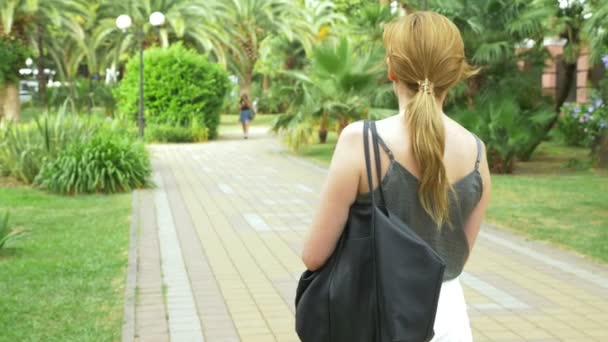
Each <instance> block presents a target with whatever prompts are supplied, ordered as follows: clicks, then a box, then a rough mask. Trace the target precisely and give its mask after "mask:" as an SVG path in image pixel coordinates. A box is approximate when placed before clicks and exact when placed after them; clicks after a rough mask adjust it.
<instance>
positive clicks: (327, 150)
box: [299, 132, 338, 165]
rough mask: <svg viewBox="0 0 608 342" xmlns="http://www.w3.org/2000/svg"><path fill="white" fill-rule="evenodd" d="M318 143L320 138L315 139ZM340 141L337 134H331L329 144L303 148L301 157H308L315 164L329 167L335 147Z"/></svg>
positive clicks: (328, 138)
mask: <svg viewBox="0 0 608 342" xmlns="http://www.w3.org/2000/svg"><path fill="white" fill-rule="evenodd" d="M315 139H316V141H318V138H317V137H315ZM337 141H338V135H337V134H336V132H329V134H328V136H327V142H326V143H325V144H321V143H318V142H317V143H315V144H312V145H308V146H304V147H302V150H301V151H300V152H299V155H301V156H303V157H306V158H307V159H309V160H312V161H313V162H317V163H320V164H322V165H329V162H331V157H332V155H333V153H334V147H335V146H336V142H337Z"/></svg>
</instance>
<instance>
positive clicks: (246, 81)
mask: <svg viewBox="0 0 608 342" xmlns="http://www.w3.org/2000/svg"><path fill="white" fill-rule="evenodd" d="M252 78H253V76H252V73H247V74H246V75H245V76H244V77H243V79H241V80H240V81H239V85H240V87H241V96H243V95H247V98H248V99H251V94H250V93H251V80H252Z"/></svg>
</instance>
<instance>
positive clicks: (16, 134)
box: [0, 115, 101, 184]
mask: <svg viewBox="0 0 608 342" xmlns="http://www.w3.org/2000/svg"><path fill="white" fill-rule="evenodd" d="M100 126H101V124H100V123H99V122H96V121H95V120H94V119H92V118H91V119H85V120H82V119H80V118H78V117H77V116H71V115H41V116H39V117H38V118H36V120H35V121H34V122H29V123H24V124H14V123H7V124H3V125H0V137H1V138H2V139H1V140H0V174H2V175H5V176H12V177H14V178H16V179H18V180H20V181H22V182H24V183H26V184H27V183H31V182H32V181H33V180H34V178H35V177H36V175H38V172H39V171H40V169H41V168H42V165H43V164H44V162H45V161H46V160H49V159H53V158H54V157H55V156H56V155H57V154H58V153H59V152H60V151H62V150H63V149H65V148H66V147H67V146H68V145H69V144H70V143H72V142H73V141H75V140H79V139H82V140H88V139H90V138H91V137H92V136H93V135H94V134H95V133H96V132H97V131H98V130H99V129H100Z"/></svg>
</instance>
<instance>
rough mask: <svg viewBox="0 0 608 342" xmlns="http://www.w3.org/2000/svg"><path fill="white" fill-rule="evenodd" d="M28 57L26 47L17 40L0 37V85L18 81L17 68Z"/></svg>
mask: <svg viewBox="0 0 608 342" xmlns="http://www.w3.org/2000/svg"><path fill="white" fill-rule="evenodd" d="M28 55H29V50H28V49H27V47H26V46H25V45H24V44H23V43H22V42H20V41H19V40H17V39H14V38H10V37H8V36H2V35H0V61H2V63H0V84H3V83H5V82H7V81H8V82H16V81H18V80H19V73H18V72H17V71H18V70H19V67H20V66H21V65H22V64H23V63H24V61H25V59H26V58H27V57H28Z"/></svg>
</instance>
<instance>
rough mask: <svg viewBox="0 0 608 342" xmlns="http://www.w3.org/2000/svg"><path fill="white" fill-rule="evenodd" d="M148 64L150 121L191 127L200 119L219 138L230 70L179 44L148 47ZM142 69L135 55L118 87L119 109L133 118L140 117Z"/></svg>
mask: <svg viewBox="0 0 608 342" xmlns="http://www.w3.org/2000/svg"><path fill="white" fill-rule="evenodd" d="M144 65H145V68H144V82H145V83H144V87H145V92H144V101H145V105H146V107H145V108H146V112H145V117H146V122H147V123H149V124H160V125H170V126H180V127H190V126H191V125H192V121H196V123H197V124H200V125H204V126H205V127H207V128H208V129H209V138H211V139H213V138H215V137H216V136H217V127H218V125H219V122H220V118H219V115H220V110H221V107H222V104H223V101H224V97H225V94H226V92H227V91H228V87H229V84H228V77H227V74H226V72H225V71H224V70H223V69H222V68H221V67H220V66H219V65H218V64H215V63H212V62H210V61H209V60H208V59H207V57H206V56H203V55H200V54H198V53H197V52H194V51H191V50H188V49H186V48H185V47H183V46H181V45H179V44H176V45H173V46H171V47H170V48H168V49H160V48H155V49H149V50H147V51H146V52H145V54H144ZM138 70H139V60H138V58H137V57H134V58H132V59H131V60H130V61H129V63H128V64H127V68H126V73H125V77H124V79H123V80H122V82H121V84H120V86H119V87H118V88H117V89H116V91H115V95H116V97H117V99H118V108H119V110H120V111H122V112H124V113H127V114H129V115H131V117H132V118H133V119H136V118H137V108H138V107H137V106H138V89H139V88H138V85H139V74H138Z"/></svg>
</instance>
